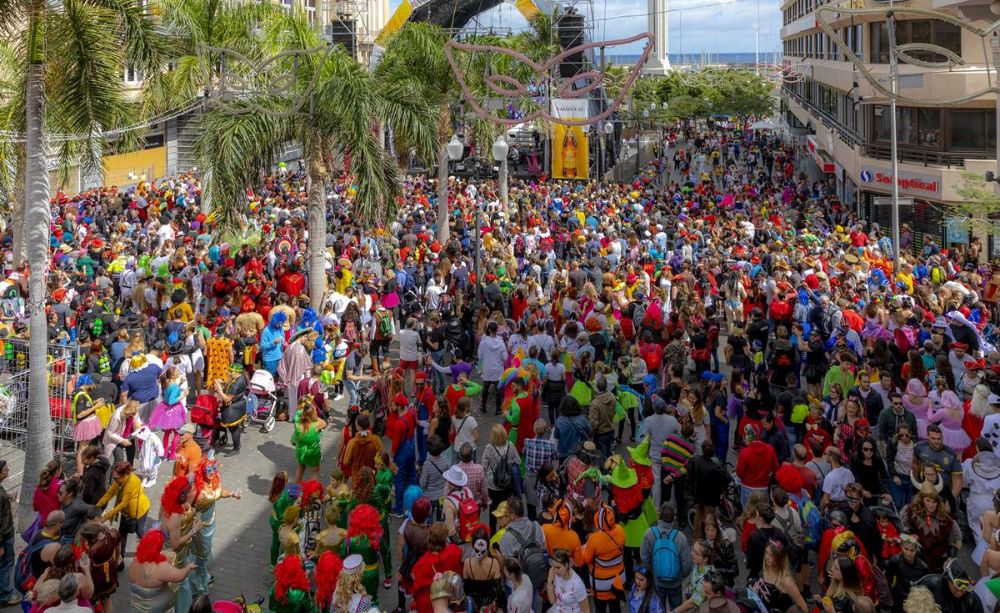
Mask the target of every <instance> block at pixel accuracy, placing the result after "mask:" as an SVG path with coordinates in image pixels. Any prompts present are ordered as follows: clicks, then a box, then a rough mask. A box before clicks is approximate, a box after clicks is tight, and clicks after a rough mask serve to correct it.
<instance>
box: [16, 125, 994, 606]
mask: <svg viewBox="0 0 1000 613" xmlns="http://www.w3.org/2000/svg"><path fill="white" fill-rule="evenodd" d="M795 164H796V160H795V151H794V149H793V148H792V147H791V146H790V145H788V144H786V143H784V142H782V141H781V140H780V139H778V138H777V137H776V136H774V135H773V134H771V133H768V132H755V131H750V130H746V129H743V126H739V125H730V124H725V123H709V124H701V125H700V126H698V127H686V128H683V129H681V128H678V129H676V130H674V131H673V132H672V133H670V134H669V136H668V137H667V138H666V139H665V140H664V142H663V143H662V146H661V147H660V155H659V156H657V157H656V159H654V160H653V161H652V162H651V164H650V165H649V166H648V167H647V168H645V169H643V171H642V172H641V173H640V174H639V175H638V176H637V177H636V178H635V180H634V181H633V182H631V183H628V184H607V183H600V184H599V183H597V182H590V183H585V182H549V181H542V182H528V181H514V182H512V183H513V184H512V186H511V191H510V197H509V206H508V207H506V208H505V207H504V206H502V205H501V203H500V198H499V193H498V191H497V189H496V187H495V185H494V184H493V182H491V181H477V180H470V181H463V180H456V179H450V180H449V183H450V185H449V194H450V195H449V200H450V202H449V211H450V217H449V219H447V220H441V219H437V218H436V210H437V202H436V196H435V194H436V189H435V186H434V185H433V182H431V181H428V180H426V179H424V178H422V177H411V178H408V179H407V183H406V198H405V203H404V204H403V206H402V209H401V210H400V212H399V215H398V217H397V218H396V219H395V220H392V221H391V222H390V223H388V224H387V225H385V226H384V227H380V228H376V229H368V228H361V227H359V226H358V225H357V224H356V223H355V222H354V221H353V220H352V216H351V197H352V196H353V194H354V186H352V184H351V181H350V175H349V173H348V172H346V171H345V172H344V173H341V174H340V176H339V177H338V178H337V179H336V180H335V181H333V182H332V184H331V185H329V186H328V187H329V189H328V200H327V226H328V236H327V242H326V245H327V249H326V253H325V259H326V266H325V270H324V271H323V274H325V275H326V283H327V291H326V293H325V294H324V295H323V296H322V297H321V299H320V300H315V301H311V300H310V297H309V296H308V292H307V289H308V288H309V287H310V283H309V274H310V270H309V266H308V247H307V243H308V240H307V239H308V230H307V219H306V214H305V202H306V194H305V191H306V190H305V184H306V180H305V176H304V174H303V173H302V172H300V171H299V172H297V171H294V170H290V169H288V168H286V167H281V168H280V169H279V171H278V172H276V173H275V174H274V175H272V176H269V177H268V178H267V179H266V180H264V181H263V183H262V184H261V185H259V186H257V188H256V189H254V190H253V191H252V192H249V198H250V203H249V206H248V214H247V217H248V224H247V228H245V229H243V230H242V231H239V232H227V233H222V232H219V231H218V229H217V228H216V227H215V225H214V223H213V219H212V217H211V215H207V216H206V215H205V214H204V213H202V212H201V190H200V185H199V181H198V179H197V178H196V177H194V176H188V175H186V176H181V177H176V178H174V179H171V180H166V181H159V182H156V183H151V184H145V183H144V184H140V185H138V186H137V187H135V188H129V189H127V190H124V191H123V190H118V189H117V188H114V187H109V188H107V189H101V190H93V191H90V192H87V193H83V194H79V195H76V196H68V195H64V194H59V195H58V197H57V198H55V199H53V203H52V209H53V226H52V244H51V248H52V249H51V253H52V265H51V271H50V274H49V278H48V285H49V289H50V294H49V296H50V298H49V300H48V303H47V305H46V309H47V313H48V317H49V323H50V327H49V330H50V335H51V340H52V342H53V343H54V344H64V345H67V346H72V347H76V348H78V353H77V355H78V359H77V363H76V364H75V365H72V368H71V369H69V373H72V382H71V389H72V402H71V412H70V414H71V419H72V422H73V439H74V440H75V441H76V443H77V450H76V458H75V466H74V467H73V470H72V471H70V470H67V469H66V467H64V466H63V464H62V463H61V462H60V461H58V459H57V460H53V462H51V463H50V464H49V465H48V466H47V467H46V468H45V470H44V471H43V473H42V475H41V476H40V480H39V481H40V482H39V487H38V489H37V490H36V492H35V495H34V499H33V507H34V509H35V511H36V512H37V516H36V519H35V522H34V523H33V524H32V525H30V526H29V527H28V528H26V529H25V530H24V531H23V532H22V533H21V535H20V536H21V538H22V539H23V540H24V544H25V546H24V549H23V552H21V553H18V554H17V555H16V556H15V535H14V530H15V529H14V524H13V522H12V521H11V520H10V518H11V517H12V516H11V501H10V499H9V497H7V496H6V494H5V493H4V492H3V489H2V488H0V533H2V534H0V556H2V557H0V577H2V578H3V579H4V581H5V582H4V583H3V585H0V599H2V600H3V603H4V604H7V605H13V604H18V603H22V602H23V605H22V606H23V607H24V608H25V610H32V611H43V610H48V609H52V610H66V611H77V610H101V611H110V609H111V608H112V607H111V595H112V594H113V593H114V592H115V591H116V590H117V588H118V585H119V573H121V572H126V573H127V577H128V584H129V589H130V590H131V606H130V610H132V611H148V612H154V611H168V610H170V609H173V610H174V611H177V612H179V613H186V612H187V611H208V610H212V607H213V606H216V607H219V606H220V603H215V605H213V603H212V602H210V600H209V599H208V596H207V595H208V592H209V586H210V585H211V583H212V581H213V578H212V573H211V570H212V565H213V556H212V543H213V536H214V533H215V529H216V525H217V522H218V521H221V517H217V515H216V505H217V504H218V503H219V502H220V501H221V500H223V499H227V498H232V499H236V500H238V499H240V497H241V496H240V492H239V491H230V490H228V489H226V488H225V487H223V485H222V479H221V476H220V474H219V470H218V461H217V460H216V459H215V454H216V453H217V452H224V453H227V454H230V455H235V454H240V452H241V434H242V432H243V430H244V429H245V428H246V427H247V426H248V425H253V426H257V425H259V426H260V427H261V429H262V431H264V432H274V433H281V432H288V433H289V434H288V436H289V441H290V444H291V445H292V446H293V447H294V450H295V454H294V455H295V466H288V470H287V471H285V472H282V473H279V474H278V475H276V476H275V478H274V481H273V483H272V487H271V492H270V495H269V497H268V501H269V504H270V505H272V508H271V514H270V518H269V525H270V527H271V531H272V545H271V548H270V552H269V558H270V559H269V562H270V564H271V566H272V568H273V576H274V580H273V585H272V586H271V588H270V592H269V598H268V603H267V606H268V607H269V609H270V610H271V611H276V612H282V613H285V612H288V613H292V612H313V611H337V612H345V611H347V612H350V613H355V612H362V611H368V610H370V609H372V608H375V609H377V610H393V609H395V610H396V611H404V610H414V611H418V612H421V613H425V612H428V611H445V610H452V611H507V612H511V613H528V612H534V613H541V612H542V611H546V610H548V611H554V612H556V613H575V612H578V611H586V612H589V611H596V612H598V613H601V612H604V611H617V612H620V611H628V612H629V613H661V612H663V613H666V612H670V611H674V612H688V611H691V612H707V613H719V612H735V611H761V612H765V613H770V612H772V611H782V612H784V611H792V610H795V611H821V612H823V613H865V612H869V611H905V612H907V613H925V612H930V611H942V612H944V613H979V612H985V611H997V610H1000V607H998V606H997V599H998V595H1000V579H994V578H993V577H994V575H995V574H997V573H1000V448H997V446H998V445H1000V351H997V349H996V348H995V347H994V342H995V341H996V338H997V336H998V335H997V330H996V328H995V323H994V321H993V320H994V319H996V318H997V317H998V316H1000V311H998V308H997V301H998V295H997V289H998V288H1000V269H996V268H992V267H989V266H985V265H984V264H983V263H982V262H983V260H984V258H983V256H982V254H981V253H980V249H981V245H980V243H979V241H978V240H976V239H974V240H973V241H972V242H971V243H970V244H969V245H959V246H954V247H952V248H950V249H941V248H940V247H938V246H937V245H936V244H935V243H934V242H933V241H932V240H928V239H927V238H926V237H924V240H923V243H922V244H921V245H919V251H918V250H917V249H916V247H917V245H914V243H913V241H914V238H915V237H914V236H913V235H912V233H911V232H910V229H909V227H908V226H906V225H904V226H903V227H902V228H901V237H900V239H901V240H900V246H901V247H902V250H903V253H902V255H901V258H900V266H899V268H898V269H896V270H894V268H893V263H892V252H893V245H892V244H891V240H890V239H889V238H888V237H887V235H886V234H885V233H884V229H882V228H879V227H878V226H877V225H875V224H869V223H866V222H865V221H864V220H859V219H857V218H856V217H855V216H854V211H853V210H851V209H849V208H848V207H845V206H844V205H843V204H842V203H840V202H839V201H838V199H837V198H836V196H835V195H834V194H833V193H832V191H831V190H830V188H829V187H828V186H827V185H826V184H823V183H810V182H809V181H807V180H806V178H805V176H804V175H801V174H798V172H797V170H796V166H795ZM477 209H479V210H480V211H481V212H483V213H484V214H483V216H482V224H481V225H480V226H479V227H476V225H475V222H474V219H476V211H477ZM441 223H448V224H449V227H450V233H449V238H448V240H447V241H445V242H443V243H442V242H439V241H438V239H437V237H438V235H439V232H438V229H439V224H441ZM8 238H9V236H8ZM8 247H9V243H8ZM477 248H478V249H480V250H481V252H480V255H481V261H482V262H481V269H478V270H477V267H476V252H475V250H476V249H477ZM8 255H9V257H8V259H7V266H6V272H7V278H6V280H5V281H4V282H3V287H2V288H0V297H2V300H0V307H2V309H0V310H2V319H3V326H4V327H3V333H4V334H5V335H6V336H5V339H6V342H8V343H14V342H17V339H22V338H26V335H27V328H26V325H25V322H26V319H25V298H26V296H27V293H26V290H27V280H28V271H27V268H26V267H25V266H21V265H17V264H15V258H14V256H13V255H12V254H11V251H10V249H9V248H8ZM316 305H319V306H318V307H316ZM397 352H398V353H397ZM5 357H6V355H5ZM69 373H67V376H70V375H69ZM345 397H346V398H345ZM275 421H287V422H289V424H288V426H282V428H287V429H285V430H281V429H279V430H274V431H272V430H271V429H272V428H274V425H275ZM334 422H336V423H337V424H338V425H339V424H340V423H342V422H343V423H346V425H344V426H343V428H342V430H341V431H340V432H339V433H337V432H330V433H328V431H329V430H330V429H331V428H333V427H335V426H333V425H332V424H333V423H334ZM324 434H326V436H327V437H330V436H335V435H337V434H339V438H338V439H337V441H336V444H335V445H334V446H333V447H332V449H333V452H334V453H335V454H336V458H335V461H331V459H330V458H327V463H326V465H331V464H335V466H336V467H335V468H334V470H333V472H332V474H331V475H329V476H326V475H322V476H321V475H320V466H321V464H322V463H323V452H324V450H326V451H329V450H330V449H331V447H330V446H329V445H326V446H325V445H324V444H323V437H324ZM272 436H273V434H272ZM995 449H996V450H995ZM245 455H246V457H247V461H252V459H250V458H251V456H250V455H249V454H245ZM161 469H166V470H168V472H170V475H169V476H168V479H169V481H168V482H167V483H166V485H165V487H163V492H162V495H161V496H160V500H159V505H158V507H156V506H154V505H153V504H152V503H151V501H150V496H149V495H147V492H148V491H149V490H150V488H152V487H153V486H155V484H156V483H157V481H158V480H160V479H161V477H160V475H159V472H160V471H161ZM6 473H7V469H6V468H5V466H0V482H2V480H3V478H5V476H6ZM222 504H223V505H227V504H233V503H231V502H223V503H222ZM151 514H152V516H151ZM154 517H155V518H157V521H154ZM248 529H252V528H248ZM131 534H135V535H136V539H137V542H135V545H134V552H135V553H134V557H133V558H132V559H131V561H130V562H129V564H128V565H127V566H128V568H127V569H125V566H126V565H125V562H124V560H125V552H126V550H127V549H128V548H129V535H131ZM17 549H18V550H20V549H21V548H20V546H18V547H17ZM970 552H971V553H970ZM976 565H978V568H976ZM393 587H395V588H396V589H395V594H394V595H393V594H392V593H391V588H393ZM387 594H388V597H387ZM387 600H388V602H387ZM228 604H232V605H233V606H238V605H236V604H235V603H228ZM74 607H77V608H74ZM216 610H223V609H220V608H217V609H216ZM225 610H229V609H225Z"/></svg>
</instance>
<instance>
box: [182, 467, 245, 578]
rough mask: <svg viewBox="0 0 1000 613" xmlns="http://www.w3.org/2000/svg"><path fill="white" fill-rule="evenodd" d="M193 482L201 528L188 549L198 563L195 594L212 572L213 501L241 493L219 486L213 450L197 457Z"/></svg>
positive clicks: (237, 497) (220, 482)
mask: <svg viewBox="0 0 1000 613" xmlns="http://www.w3.org/2000/svg"><path fill="white" fill-rule="evenodd" d="M194 486H195V490H196V491H197V492H198V496H197V497H196V498H195V501H194V507H195V510H196V511H197V512H198V513H199V514H200V515H199V517H200V519H201V530H199V531H198V532H197V534H195V536H194V539H193V541H192V543H191V551H192V553H194V559H195V562H197V563H198V569H197V570H196V571H195V573H194V591H195V593H196V594H207V593H208V585H209V583H211V576H212V575H211V568H212V540H213V538H214V537H215V503H216V502H218V501H219V500H221V499H223V498H235V499H236V500H239V499H240V498H241V494H240V492H239V491H238V490H237V491H229V490H227V489H225V488H224V487H222V481H221V480H220V478H219V461H218V460H216V459H215V453H214V452H213V451H209V452H208V455H206V456H205V457H203V458H202V459H201V463H200V464H199V465H198V469H197V471H196V472H195V474H194Z"/></svg>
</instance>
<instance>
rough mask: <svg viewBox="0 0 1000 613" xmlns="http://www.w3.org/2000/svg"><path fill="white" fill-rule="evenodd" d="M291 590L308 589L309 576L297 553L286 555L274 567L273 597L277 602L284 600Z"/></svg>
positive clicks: (305, 590)
mask: <svg viewBox="0 0 1000 613" xmlns="http://www.w3.org/2000/svg"><path fill="white" fill-rule="evenodd" d="M291 590H302V591H303V592H308V591H309V577H307V576H306V570H305V568H303V567H302V558H300V557H299V556H297V555H294V556H286V557H285V559H284V560H282V561H281V562H279V563H278V565H277V566H275V567H274V597H275V599H277V600H278V602H286V597H287V596H288V592H289V591H291Z"/></svg>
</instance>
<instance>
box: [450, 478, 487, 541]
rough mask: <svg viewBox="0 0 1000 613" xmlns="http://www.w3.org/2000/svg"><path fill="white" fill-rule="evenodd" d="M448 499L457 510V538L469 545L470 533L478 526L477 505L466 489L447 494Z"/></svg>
mask: <svg viewBox="0 0 1000 613" xmlns="http://www.w3.org/2000/svg"><path fill="white" fill-rule="evenodd" d="M448 499H449V500H451V503H452V504H453V505H455V508H456V509H457V510H458V536H459V537H460V538H461V539H462V540H463V541H465V542H466V543H471V542H472V533H473V531H474V530H475V528H476V526H478V525H479V504H478V503H477V502H476V499H475V497H473V495H472V492H471V491H469V488H467V487H463V488H462V489H461V490H460V491H458V492H452V493H450V494H448Z"/></svg>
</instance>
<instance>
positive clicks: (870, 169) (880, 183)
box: [859, 166, 941, 198]
mask: <svg viewBox="0 0 1000 613" xmlns="http://www.w3.org/2000/svg"><path fill="white" fill-rule="evenodd" d="M859 178H860V179H861V186H862V188H863V189H864V188H877V189H880V190H887V191H888V190H891V189H892V171H890V170H889V169H888V168H882V167H879V166H862V167H861V173H860V174H859ZM899 191H900V193H906V194H910V195H914V196H923V197H925V198H940V197H941V176H940V175H936V176H935V175H925V174H918V173H915V172H900V173H899Z"/></svg>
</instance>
